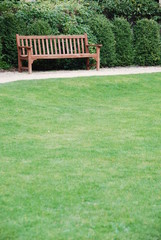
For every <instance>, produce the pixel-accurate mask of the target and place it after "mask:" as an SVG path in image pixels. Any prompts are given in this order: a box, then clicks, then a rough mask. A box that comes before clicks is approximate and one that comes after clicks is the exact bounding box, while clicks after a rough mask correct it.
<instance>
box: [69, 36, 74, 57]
mask: <svg viewBox="0 0 161 240" xmlns="http://www.w3.org/2000/svg"><path fill="white" fill-rule="evenodd" d="M69 42H70V53H71V54H73V46H72V39H71V38H70V39H69Z"/></svg>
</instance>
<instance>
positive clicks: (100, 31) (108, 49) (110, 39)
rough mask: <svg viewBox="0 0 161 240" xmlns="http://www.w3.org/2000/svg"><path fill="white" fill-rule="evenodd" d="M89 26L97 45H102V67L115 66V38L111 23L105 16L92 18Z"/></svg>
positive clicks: (89, 20)
mask: <svg viewBox="0 0 161 240" xmlns="http://www.w3.org/2000/svg"><path fill="white" fill-rule="evenodd" d="M88 24H89V26H90V28H91V29H92V31H93V34H94V35H95V36H96V38H97V43H101V44H102V45H103V46H102V47H101V65H102V66H109V67H111V66H114V65H115V62H116V53H115V38H114V34H113V32H112V28H111V23H110V22H109V21H108V20H107V19H106V18H105V17H104V16H103V15H95V16H91V17H90V18H89V19H88Z"/></svg>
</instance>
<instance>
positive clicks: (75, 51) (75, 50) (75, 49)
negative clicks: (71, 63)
mask: <svg viewBox="0 0 161 240" xmlns="http://www.w3.org/2000/svg"><path fill="white" fill-rule="evenodd" d="M73 41H74V53H77V48H76V42H75V38H74V39H73Z"/></svg>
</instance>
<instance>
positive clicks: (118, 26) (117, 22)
mask: <svg viewBox="0 0 161 240" xmlns="http://www.w3.org/2000/svg"><path fill="white" fill-rule="evenodd" d="M112 29H113V33H114V35H115V41H116V65H118V66H128V65H131V64H132V63H133V39H132V38H133V37H132V30H131V28H130V24H129V23H128V22H127V20H125V19H123V18H115V19H114V21H113V28H112Z"/></svg>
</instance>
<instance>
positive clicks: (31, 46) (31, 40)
mask: <svg viewBox="0 0 161 240" xmlns="http://www.w3.org/2000/svg"><path fill="white" fill-rule="evenodd" d="M30 47H31V54H33V47H32V39H30Z"/></svg>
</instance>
